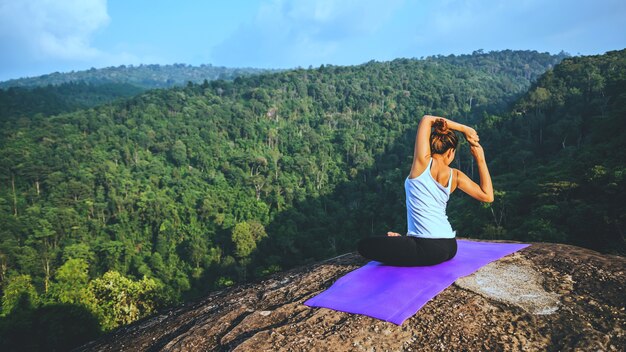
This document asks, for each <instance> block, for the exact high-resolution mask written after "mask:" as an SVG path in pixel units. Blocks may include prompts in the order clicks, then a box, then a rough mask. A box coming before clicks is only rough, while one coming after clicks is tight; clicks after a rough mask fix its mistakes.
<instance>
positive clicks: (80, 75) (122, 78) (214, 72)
mask: <svg viewBox="0 0 626 352" xmlns="http://www.w3.org/2000/svg"><path fill="white" fill-rule="evenodd" d="M276 71H278V70H268V69H257V68H230V67H222V66H213V65H210V64H209V65H200V66H192V65H186V64H173V65H143V64H141V65H138V66H134V65H122V66H111V67H105V68H99V69H97V68H91V69H89V70H84V71H71V72H54V73H50V74H47V75H42V76H36V77H26V78H18V79H10V80H7V81H4V82H0V88H2V89H7V88H10V87H22V88H33V87H46V86H49V85H53V86H57V85H61V84H64V83H70V82H84V83H87V84H94V85H101V84H112V83H118V84H130V85H133V86H136V87H140V88H144V89H153V88H171V87H174V86H182V85H185V84H187V82H193V83H202V82H203V81H204V80H205V79H206V80H208V81H213V80H216V79H222V80H233V79H235V78H236V77H241V76H249V75H255V74H260V73H270V72H276Z"/></svg>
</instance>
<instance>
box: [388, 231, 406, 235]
mask: <svg viewBox="0 0 626 352" xmlns="http://www.w3.org/2000/svg"><path fill="white" fill-rule="evenodd" d="M387 236H402V235H401V234H399V233H397V232H391V231H389V232H387Z"/></svg>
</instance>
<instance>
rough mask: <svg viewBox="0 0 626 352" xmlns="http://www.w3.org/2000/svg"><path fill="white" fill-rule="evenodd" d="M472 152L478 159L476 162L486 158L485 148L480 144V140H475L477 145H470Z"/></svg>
mask: <svg viewBox="0 0 626 352" xmlns="http://www.w3.org/2000/svg"><path fill="white" fill-rule="evenodd" d="M470 143H471V142H470ZM470 152H471V153H472V155H473V156H474V159H476V162H481V161H484V160H485V151H484V150H483V147H482V146H481V145H480V144H478V142H475V145H471V146H470Z"/></svg>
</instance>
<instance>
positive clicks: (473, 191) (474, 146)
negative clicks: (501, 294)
mask: <svg viewBox="0 0 626 352" xmlns="http://www.w3.org/2000/svg"><path fill="white" fill-rule="evenodd" d="M433 127H434V131H432V132H431V130H432V128H433ZM454 131H459V132H462V133H463V134H464V135H465V138H466V139H467V141H468V142H469V144H470V151H471V153H472V155H473V157H474V159H475V160H476V164H477V165H478V173H479V175H480V186H479V185H478V184H476V183H475V182H474V181H472V180H471V179H470V178H469V177H467V175H465V174H464V173H463V172H461V171H460V170H458V169H454V168H451V167H449V165H450V163H452V161H453V160H454V156H455V152H456V148H457V145H458V137H457V135H456V133H455V132H454ZM478 140H479V138H478V134H477V133H476V131H475V130H474V129H473V128H471V127H468V126H465V125H462V124H459V123H456V122H454V121H451V120H448V119H445V118H443V117H437V116H430V115H426V116H424V117H423V118H422V120H421V121H420V124H419V127H418V130H417V137H416V141H415V150H414V152H413V164H412V165H411V172H410V174H409V176H408V177H407V178H406V179H405V180H404V190H405V193H406V211H407V224H408V232H407V235H406V236H402V235H400V234H399V233H396V232H391V231H390V232H388V233H387V236H374V237H368V238H363V239H361V240H360V241H359V243H358V252H359V253H360V254H361V255H362V256H363V257H365V258H368V259H371V260H375V261H379V262H382V263H384V264H387V265H394V266H423V265H434V264H439V263H441V262H444V261H447V260H450V259H452V258H453V257H454V256H455V255H456V250H457V246H456V231H454V230H452V226H451V225H450V222H449V221H448V216H447V215H446V205H447V203H448V199H449V198H450V194H451V193H452V192H454V190H455V189H457V188H459V189H460V190H462V191H463V192H465V193H467V194H468V195H470V196H471V197H473V198H476V199H478V200H480V201H482V202H493V187H492V185H491V176H489V170H488V169H487V163H486V161H485V154H484V151H483V148H482V147H481V146H480V144H478Z"/></svg>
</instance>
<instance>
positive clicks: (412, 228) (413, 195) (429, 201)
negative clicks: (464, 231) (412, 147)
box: [404, 157, 456, 238]
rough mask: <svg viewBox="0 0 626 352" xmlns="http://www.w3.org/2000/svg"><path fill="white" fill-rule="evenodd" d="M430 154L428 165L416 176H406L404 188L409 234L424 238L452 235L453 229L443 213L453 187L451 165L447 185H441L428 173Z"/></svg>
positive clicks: (450, 236) (453, 234)
mask: <svg viewBox="0 0 626 352" xmlns="http://www.w3.org/2000/svg"><path fill="white" fill-rule="evenodd" d="M432 163H433V158H432V157H431V158H430V161H429V162H428V167H426V170H424V172H422V174H421V175H419V176H418V177H416V178H413V179H410V178H408V177H407V178H406V180H405V181H404V191H405V193H406V217H407V223H408V231H407V235H408V236H417V237H423V238H454V237H455V236H456V231H455V230H452V226H451V225H450V222H449V221H448V216H447V215H446V205H447V203H448V199H449V198H450V188H451V187H452V169H450V179H449V180H448V187H443V186H442V185H441V184H440V183H439V182H437V180H435V179H434V178H433V176H432V175H431V174H430V166H431V165H432Z"/></svg>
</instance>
